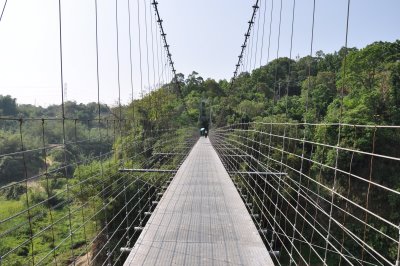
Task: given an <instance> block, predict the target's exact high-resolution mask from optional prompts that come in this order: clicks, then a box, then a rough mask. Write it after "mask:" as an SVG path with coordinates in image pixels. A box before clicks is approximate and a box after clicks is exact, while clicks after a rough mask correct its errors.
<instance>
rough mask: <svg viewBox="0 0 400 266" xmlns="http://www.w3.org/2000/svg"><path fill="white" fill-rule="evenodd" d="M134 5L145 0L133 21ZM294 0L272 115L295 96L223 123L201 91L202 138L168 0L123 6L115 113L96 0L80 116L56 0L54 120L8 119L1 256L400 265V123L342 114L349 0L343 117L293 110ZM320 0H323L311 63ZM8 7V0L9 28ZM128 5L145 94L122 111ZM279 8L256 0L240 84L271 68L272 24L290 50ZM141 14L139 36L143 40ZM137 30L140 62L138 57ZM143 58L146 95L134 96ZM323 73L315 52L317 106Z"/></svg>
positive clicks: (0, 198) (1, 121)
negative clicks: (263, 112)
mask: <svg viewBox="0 0 400 266" xmlns="http://www.w3.org/2000/svg"><path fill="white" fill-rule="evenodd" d="M131 2H132V3H133V2H136V4H137V6H136V10H137V14H135V15H134V14H133V12H132V10H133V7H132V3H131ZM288 2H290V5H287V6H286V5H285V6H286V8H287V9H288V13H290V14H291V16H290V18H289V24H290V25H291V29H290V31H291V32H289V36H290V54H289V58H288V62H289V63H288V64H287V65H286V67H287V69H286V71H287V73H288V74H287V76H285V78H284V80H278V72H279V71H281V70H279V69H278V67H277V66H276V68H275V69H273V71H272V74H271V75H272V77H273V78H272V79H273V80H274V82H273V84H272V85H271V88H270V90H271V91H272V95H270V98H271V102H270V104H271V105H272V109H273V108H278V107H279V105H278V103H283V104H282V106H280V107H281V108H282V109H283V110H284V112H283V114H282V115H281V116H279V117H278V118H277V116H273V114H272V112H273V111H271V115H270V117H271V118H270V119H264V120H250V119H246V118H245V117H241V118H240V119H239V120H236V121H234V122H233V123H227V122H226V121H225V123H224V126H220V127H217V126H215V127H214V123H213V122H214V121H213V117H212V114H211V111H210V113H209V114H206V111H205V108H203V104H205V102H203V101H202V102H201V103H200V104H201V108H199V109H200V111H199V119H198V120H199V121H198V122H199V123H198V125H197V126H200V127H205V129H206V130H208V131H209V136H208V137H207V136H205V137H204V136H202V137H199V134H198V129H197V128H196V127H193V126H190V125H189V123H188V122H187V121H189V120H190V119H189V118H188V117H190V116H191V115H190V111H189V108H188V105H189V104H190V103H188V102H187V101H186V100H185V97H184V91H183V90H184V85H185V84H184V81H182V79H180V77H179V73H177V70H176V69H175V64H174V61H173V60H172V54H171V49H170V45H169V43H168V42H167V34H166V31H165V29H164V24H165V23H164V21H163V19H162V17H161V15H160V10H159V5H161V4H159V3H158V2H157V1H156V0H151V1H147V0H143V1H141V0H137V1H133V0H132V1H130V0H128V1H122V0H116V1H115V10H114V11H115V29H116V51H115V56H116V61H117V80H118V82H117V84H116V88H117V91H116V92H117V94H118V103H117V104H116V106H114V107H112V108H109V107H108V106H105V105H103V104H102V103H101V101H100V98H101V93H102V90H101V85H102V83H101V81H102V79H101V71H100V69H99V62H100V61H99V45H101V43H100V41H99V40H100V39H99V36H98V33H99V19H100V18H99V13H98V4H99V3H98V1H97V0H94V1H93V8H94V9H93V10H94V12H95V13H94V14H95V16H94V32H95V38H94V40H93V42H94V44H95V45H94V50H95V54H96V69H95V73H96V85H97V101H96V102H95V103H94V105H93V106H94V107H93V109H90V114H91V116H89V117H81V116H79V114H77V113H74V112H73V110H72V111H71V110H70V108H69V106H71V105H72V104H71V103H70V102H67V101H66V99H65V95H66V85H65V81H64V70H63V60H65V58H64V56H65V54H64V53H65V52H64V51H63V36H64V35H63V20H62V15H63V1H61V0H59V1H58V22H59V25H58V26H59V36H58V41H59V47H58V49H59V61H60V71H59V74H60V94H61V103H60V106H59V107H58V108H56V109H57V110H56V112H57V115H56V116H53V117H40V118H39V117H32V116H29V115H28V116H23V115H19V116H17V115H14V116H13V115H7V114H4V112H3V113H0V115H1V116H0V128H1V130H2V131H1V134H2V135H0V140H1V142H0V144H1V145H3V144H2V142H6V141H8V142H10V143H12V145H11V144H10V145H9V146H5V145H3V146H1V148H2V150H1V151H0V170H1V172H0V174H1V175H2V176H0V179H1V180H0V181H1V182H0V266H5V265H126V266H128V265H395V266H400V225H399V223H400V186H399V184H400V183H399V182H398V179H399V176H398V171H399V169H400V165H399V161H400V154H399V149H398V148H399V147H400V143H399V138H398V137H399V136H400V134H399V133H400V126H398V125H395V124H384V123H361V122H360V123H352V122H351V121H350V122H349V120H348V119H345V117H344V109H345V103H344V98H345V95H346V94H347V93H348V92H347V83H346V82H349V81H348V79H347V77H348V71H349V70H348V67H347V64H348V62H347V59H348V58H347V57H348V53H347V50H348V49H349V48H348V43H347V42H348V35H349V30H348V29H349V19H350V17H351V1H350V0H347V1H346V9H345V12H346V16H345V18H344V20H345V25H346V27H345V31H344V36H342V37H344V39H345V42H344V43H343V47H344V48H343V49H344V50H343V51H344V55H343V57H342V58H341V61H340V62H339V64H340V66H341V68H340V73H335V75H339V76H340V77H343V80H341V82H338V84H339V85H338V88H337V89H338V92H337V93H338V101H337V102H336V107H335V108H337V109H335V110H336V113H335V115H336V117H335V118H337V120H335V121H334V122H327V120H324V121H316V120H313V119H311V118H308V117H307V116H306V117H305V118H304V119H302V120H301V121H295V120H293V119H290V115H291V114H290V112H291V110H290V106H289V105H290V103H289V102H288V100H287V99H288V98H289V96H290V95H292V94H291V93H293V92H291V91H290V88H292V86H293V83H295V82H294V80H292V79H293V78H292V72H293V68H294V67H293V64H294V63H291V62H292V61H290V60H292V48H293V46H294V45H296V44H295V43H294V42H293V34H294V32H295V25H296V16H298V15H299V14H297V13H296V10H297V9H296V5H298V4H299V3H296V0H292V1H288ZM318 2H319V1H316V0H314V1H313V5H312V23H311V25H310V28H311V32H312V34H311V39H310V40H307V42H309V45H310V55H309V57H310V58H313V55H314V52H315V51H314V37H315V36H314V28H315V14H316V5H317V4H318ZM10 3H12V1H7V0H6V1H4V2H3V7H2V9H1V10H2V11H1V15H0V27H1V25H2V23H3V21H2V20H3V19H6V18H7V12H8V8H9V7H8V6H9V5H10ZM268 3H270V4H268ZM122 4H126V6H124V8H127V9H126V13H127V17H128V20H127V21H128V22H127V23H128V26H129V27H128V28H129V30H128V33H129V34H128V35H129V38H128V40H129V44H128V46H129V52H130V53H129V54H130V58H129V62H130V64H129V72H130V86H129V87H130V89H131V96H132V97H131V99H130V101H131V103H130V104H128V105H125V106H124V105H123V104H122V99H121V69H120V60H121V56H120V50H119V49H120V43H119V42H120V38H121V37H120V35H121V31H120V27H121V23H122V21H121V20H119V19H118V18H119V16H121V14H120V13H119V11H120V10H121V6H119V5H122ZM277 6H278V8H277ZM297 8H298V7H297ZM282 9H283V0H271V1H263V0H256V1H254V4H253V5H252V6H249V11H251V12H249V15H250V20H249V21H248V28H247V31H246V32H245V34H244V42H243V44H242V46H241V50H240V53H239V56H238V61H237V64H236V65H235V66H234V67H235V68H234V72H233V77H232V79H231V82H230V83H229V85H228V87H229V90H232V91H233V90H235V89H236V86H238V83H241V82H242V80H241V79H242V78H243V77H244V76H246V75H249V73H250V72H251V71H256V70H257V68H256V65H257V64H258V62H260V67H261V64H262V63H264V64H265V62H262V60H263V51H264V56H265V54H267V56H268V60H267V61H268V62H267V63H269V58H270V57H272V56H270V52H271V51H270V46H271V29H272V27H273V26H274V25H275V26H276V27H277V32H279V34H278V36H277V40H276V41H277V50H276V60H278V59H279V57H280V44H281V43H280V42H281V39H280V38H281V25H282V20H283V18H282ZM269 12H270V13H269ZM274 12H277V13H276V14H277V16H273V15H272V14H273V13H274ZM268 14H269V15H268ZM135 16H136V17H135ZM134 18H136V19H137V25H136V26H137V29H138V30H137V34H138V36H132V34H131V33H132V31H131V26H132V25H133V21H134ZM274 18H275V19H276V18H278V21H275V22H274V21H273V19H274ZM268 21H269V27H268ZM268 28H269V36H268V34H267V31H268ZM282 34H283V33H282ZM264 36H267V38H266V39H267V40H268V41H266V42H265V43H264ZM0 38H1V36H0ZM135 39H138V46H137V48H138V55H139V56H138V58H134V56H133V53H132V47H133V42H134V40H135ZM259 39H260V41H259ZM143 44H144V46H143V47H142V45H143ZM264 46H265V47H264ZM267 46H268V47H267ZM266 47H267V48H266ZM397 60H400V59H397ZM293 62H294V61H293ZM398 62H399V61H397V63H398ZM136 63H137V64H138V67H139V69H140V71H139V72H140V96H141V99H135V98H134V85H133V72H134V70H133V65H134V64H136ZM312 67H313V66H312V63H311V61H310V62H308V61H307V62H306V64H305V69H304V73H306V74H305V75H304V77H305V78H304V80H303V82H304V84H305V85H304V86H305V87H306V88H307V90H306V91H307V95H306V96H305V99H306V100H305V101H304V106H303V107H302V108H303V109H302V111H303V112H304V113H308V111H309V109H311V106H312V104H313V103H312V101H313V100H315V99H313V98H312V97H311V96H309V93H310V91H311V88H312V86H313V78H314V77H313V74H312V73H313V69H312ZM389 70H390V69H389ZM389 70H388V71H389ZM146 74H147V75H146ZM151 74H152V75H151ZM151 76H153V77H151ZM146 79H147V85H145V83H146ZM399 84H400V83H399ZM146 86H147V88H145V87H146ZM146 89H147V91H146ZM335 93H336V91H335ZM282 99H286V100H285V101H280V100H282ZM300 102H301V101H300ZM168 104H170V105H168ZM173 104H174V105H176V106H177V107H176V108H175V107H173V106H172V105H173ZM207 104H208V103H207ZM301 104H303V102H301ZM74 108H77V107H76V106H75V107H74ZM332 108H333V107H332ZM272 109H271V110H272ZM210 110H211V104H210ZM317 111H318V110H317ZM317 111H316V112H317ZM192 116H193V115H192ZM272 117H274V119H272ZM267 118H268V117H267ZM374 118H375V119H376V120H378V119H380V118H379V117H378V116H377V115H375V116H374ZM177 120H182V121H184V123H187V124H188V125H187V126H182V124H179V123H178V122H177ZM55 129H59V130H58V131H57V130H55ZM3 140H4V141H3ZM389 140H390V141H391V143H390V145H387V144H386V145H385V146H383V144H384V143H387V142H388V141H389ZM4 147H7V148H4ZM7 167H8V168H7ZM382 201H384V202H382ZM383 207H384V208H383Z"/></svg>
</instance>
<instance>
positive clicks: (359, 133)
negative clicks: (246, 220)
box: [210, 122, 400, 265]
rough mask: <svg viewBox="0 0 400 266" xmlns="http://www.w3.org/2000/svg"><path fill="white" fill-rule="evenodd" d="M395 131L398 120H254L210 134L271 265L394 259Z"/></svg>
mask: <svg viewBox="0 0 400 266" xmlns="http://www.w3.org/2000/svg"><path fill="white" fill-rule="evenodd" d="M399 133H400V131H399V127H397V126H378V125H376V126H375V125H349V124H323V123H321V124H311V123H274V122H271V123H261V122H254V123H243V124H235V125H231V126H227V127H223V128H220V129H217V130H215V131H214V132H213V134H211V136H210V137H211V140H212V143H213V145H214V147H215V148H216V150H217V152H218V154H219V156H220V158H221V159H222V161H223V163H224V165H225V167H226V168H227V170H228V173H230V176H231V178H232V180H233V182H234V183H235V185H236V187H237V189H238V191H239V192H240V194H241V195H242V198H243V200H244V201H245V202H246V205H247V207H248V210H249V213H250V214H251V215H252V217H253V219H254V222H255V223H256V225H257V226H258V228H259V231H260V234H261V236H262V237H263V239H264V241H265V244H266V246H267V248H268V249H269V250H270V251H271V255H272V257H273V258H274V259H275V261H276V263H277V264H278V265H287V264H296V265H299V264H303V265H313V264H321V263H322V264H328V265H393V264H395V263H396V260H397V261H398V257H399V253H400V249H399V247H400V242H399V239H398V236H399V229H400V228H399V222H400V217H399V211H398V210H399V206H400V180H399V179H398V172H399V170H400V164H399V160H400V158H399V157H400V156H399V150H400V149H399V148H400V142H399V137H398V136H399ZM339 135H340V138H338V136H339ZM338 140H339V142H338ZM276 251H278V252H276ZM278 254H279V255H278ZM397 263H398V262H397Z"/></svg>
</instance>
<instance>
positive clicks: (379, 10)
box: [0, 0, 400, 105]
mask: <svg viewBox="0 0 400 266" xmlns="http://www.w3.org/2000/svg"><path fill="white" fill-rule="evenodd" d="M129 1H130V2H129V3H130V7H131V35H132V41H133V42H132V46H131V49H132V60H133V71H132V72H133V85H134V86H133V96H134V97H135V98H137V97H139V95H140V91H141V90H142V89H143V90H145V91H147V90H148V85H149V84H150V86H153V85H154V84H155V83H158V81H159V79H158V78H157V77H156V79H154V76H155V75H154V74H156V75H158V74H159V72H158V70H157V66H158V65H157V58H156V54H155V53H154V58H155V59H154V60H155V62H156V63H155V64H156V67H155V70H156V71H155V73H154V72H153V69H152V61H153V58H152V52H151V50H152V48H151V37H150V36H151V34H150V31H151V28H150V19H151V17H152V16H153V14H152V13H150V2H149V0H129ZM138 1H139V16H140V17H139V21H140V24H141V48H142V80H143V86H142V87H141V85H140V71H139V70H140V63H139V62H140V61H139V59H140V58H139V42H138V15H137V14H138V6H137V3H138ZM4 2H5V0H0V8H2V7H3V4H4ZM61 2H62V8H63V13H62V15H63V48H64V50H63V56H64V64H63V66H64V78H65V82H66V83H67V99H68V100H75V101H77V102H90V101H97V83H96V54H95V23H94V22H95V17H94V0H62V1H61ZM158 2H159V10H160V14H161V17H162V19H163V20H164V23H163V24H164V27H165V31H166V33H167V39H168V42H169V44H170V46H171V47H170V49H171V53H172V56H173V59H174V62H175V66H176V69H177V71H178V72H182V73H184V74H185V75H187V74H190V73H191V72H192V71H193V70H195V71H197V72H198V73H199V74H200V75H201V76H203V77H204V78H207V77H211V78H215V79H230V78H231V76H232V73H233V71H234V67H235V64H236V61H237V56H238V55H239V52H240V46H241V44H242V43H243V40H244V33H245V31H246V29H247V26H248V24H247V21H248V20H249V19H250V17H251V13H252V8H251V6H252V5H253V4H254V3H255V1H250V0H241V1H239V0H201V1H195V0H168V1H167V0H158ZM260 3H261V8H260V10H259V12H258V14H257V17H256V22H259V24H257V23H256V24H255V27H254V31H253V32H254V36H253V37H252V39H253V40H254V41H253V43H250V46H249V47H251V44H252V45H253V50H252V51H253V53H252V54H253V56H252V57H251V60H252V61H253V62H252V65H253V66H254V65H255V66H259V62H260V59H261V63H262V64H265V63H267V54H268V36H269V22H270V18H271V16H270V12H271V4H272V0H261V1H260ZM282 3H283V7H282V26H281V38H280V50H279V53H278V54H277V52H278V51H277V43H278V38H277V35H278V28H277V25H278V20H279V6H280V0H274V11H273V13H272V31H271V45H270V49H269V50H270V60H272V59H275V58H276V57H277V56H288V55H289V47H290V42H289V41H290V33H291V31H290V23H291V8H292V3H293V1H292V0H283V1H282ZM57 4H58V1H56V0H9V1H8V4H7V7H6V9H5V12H4V16H3V19H2V21H1V22H0V94H3V95H4V94H10V95H12V96H13V97H16V98H17V99H18V102H19V103H32V104H40V105H48V104H51V103H59V102H60V101H61V89H60V74H59V73H60V71H59V69H60V62H59V55H58V53H59V50H58V49H59V47H58V34H59V31H58V21H57V20H58V5H57ZM145 4H146V8H147V13H146V14H147V19H148V40H147V41H148V43H149V46H148V47H149V72H148V71H147V53H146V48H145V47H146V41H145V27H144V24H145V23H144V21H145V20H144V14H145V10H144V6H145ZM98 7H99V13H98V15H99V56H100V60H99V68H100V100H101V102H104V103H107V104H116V102H117V101H118V75H117V56H116V26H115V21H116V18H115V14H116V12H115V11H116V10H115V1H111V0H98ZM118 7H119V8H118V14H119V15H118V22H119V52H120V84H121V86H120V87H121V101H122V103H127V102H129V100H130V99H131V94H132V93H131V92H132V87H131V79H130V49H129V48H130V47H129V28H128V26H129V23H128V21H129V20H128V8H127V7H128V0H118ZM346 8H347V0H335V1H332V0H316V17H315V33H314V36H315V37H314V44H313V46H314V48H313V50H314V52H315V51H318V50H323V51H324V52H332V51H335V50H337V49H339V48H340V47H341V46H343V44H344V38H345V22H346ZM264 10H265V14H266V18H265V21H266V22H265V27H264V40H262V28H263V20H264ZM399 10H400V1H398V0H383V1H377V0H352V1H351V13H350V29H349V46H356V47H359V48H360V47H364V46H365V45H367V44H369V43H371V42H373V41H378V40H384V41H394V40H396V39H399V38H400V31H399V25H400V16H399V15H398V11H399ZM311 15H312V0H297V1H296V13H295V26H294V44H293V57H294V58H295V57H296V56H304V55H307V54H309V53H310V42H311V41H310V36H311V19H312V16H311ZM153 21H154V18H153ZM152 26H153V31H155V27H156V25H155V24H152ZM257 32H258V35H257ZM257 36H258V42H257V41H256V40H257ZM156 43H157V42H156V39H155V38H154V39H153V44H154V45H153V46H154V49H156V51H158V50H157V47H156ZM262 43H263V50H262V53H263V57H261V49H260V48H261V44H262ZM157 44H158V43H157ZM256 46H257V50H256V48H255V47H256ZM256 51H257V52H256ZM160 53H161V52H160ZM248 54H249V53H248ZM159 55H160V54H159ZM254 58H256V61H255V59H254ZM159 62H160V60H159ZM160 64H161V63H160ZM248 65H249V64H248ZM248 68H249V69H250V67H248ZM251 68H252V67H251ZM164 77H165V76H164ZM166 78H168V77H165V78H164V79H166Z"/></svg>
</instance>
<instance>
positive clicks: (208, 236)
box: [124, 138, 273, 266]
mask: <svg viewBox="0 0 400 266" xmlns="http://www.w3.org/2000/svg"><path fill="white" fill-rule="evenodd" d="M124 265H125V266H128V265H273V262H272V260H271V258H270V256H269V254H268V251H267V249H266V248H265V246H264V244H263V242H262V240H261V237H260V236H259V234H258V233H257V229H256V227H255V225H254V224H253V221H252V220H251V218H250V215H249V213H248V212H247V210H246V207H245V205H244V203H243V202H242V200H241V198H240V196H239V194H238V192H237V191H236V189H235V187H234V185H233V183H232V181H231V179H230V178H229V176H228V173H227V172H226V170H225V168H224V167H223V165H222V163H221V161H220V159H219V157H218V155H217V153H216V152H215V150H214V149H213V147H212V145H211V143H210V141H209V140H208V139H204V138H201V139H200V140H199V141H198V142H197V144H196V145H195V146H194V148H193V150H192V151H191V153H190V154H189V156H188V157H187V159H186V160H185V162H184V163H183V164H182V166H181V167H180V169H179V170H178V172H177V174H176V176H175V177H174V179H173V181H172V182H171V185H170V186H169V187H168V189H167V191H166V192H165V194H164V196H163V197H162V199H161V200H160V202H159V204H158V206H157V208H156V209H155V210H154V212H153V214H152V216H151V217H150V219H149V221H148V223H147V224H146V226H145V228H144V229H143V231H142V233H141V235H140V237H139V239H138V240H137V242H136V244H135V246H134V248H133V249H132V251H131V253H130V255H129V257H128V259H127V260H126V262H125V264H124Z"/></svg>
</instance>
